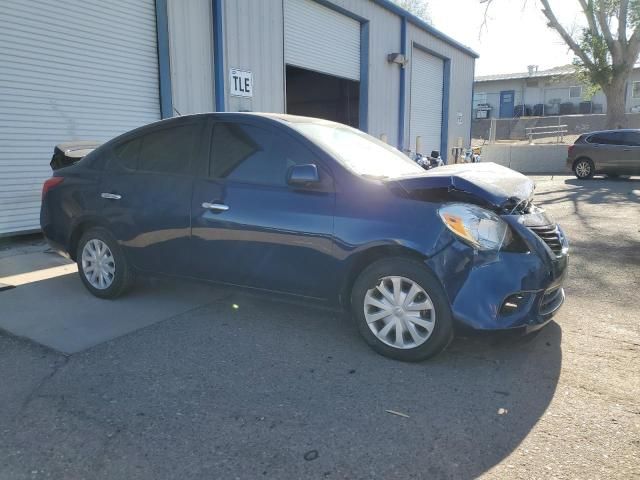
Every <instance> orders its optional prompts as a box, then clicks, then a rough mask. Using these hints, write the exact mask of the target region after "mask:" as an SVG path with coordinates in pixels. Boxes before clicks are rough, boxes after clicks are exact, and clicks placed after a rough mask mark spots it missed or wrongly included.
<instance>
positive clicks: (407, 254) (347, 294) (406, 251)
mask: <svg viewBox="0 0 640 480" xmlns="http://www.w3.org/2000/svg"><path fill="white" fill-rule="evenodd" d="M354 255H355V258H353V260H352V261H351V265H350V267H349V269H348V271H347V274H346V275H345V277H344V279H343V281H342V285H341V287H340V296H339V301H340V305H341V306H342V308H344V309H349V308H350V306H351V290H352V288H353V285H354V283H355V282H356V279H357V278H358V276H359V275H360V274H361V273H362V271H363V270H364V269H365V268H367V267H368V266H369V265H371V264H372V263H374V262H376V261H378V260H381V259H383V258H388V257H401V258H408V259H412V260H417V261H420V262H423V261H424V260H425V259H426V258H427V256H426V255H424V254H422V253H420V252H418V251H416V250H414V249H412V248H409V247H407V246H405V245H397V244H396V245H376V246H372V247H369V248H367V249H366V250H362V251H360V252H358V253H356V254H354Z"/></svg>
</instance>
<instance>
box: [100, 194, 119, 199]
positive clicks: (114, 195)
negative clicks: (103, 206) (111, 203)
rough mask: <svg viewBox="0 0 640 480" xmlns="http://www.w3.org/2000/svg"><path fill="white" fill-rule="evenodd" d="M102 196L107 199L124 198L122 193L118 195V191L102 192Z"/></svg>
mask: <svg viewBox="0 0 640 480" xmlns="http://www.w3.org/2000/svg"><path fill="white" fill-rule="evenodd" d="M100 196H101V197H102V198H106V199H107V200H120V199H121V198H122V195H118V194H117V193H101V194H100Z"/></svg>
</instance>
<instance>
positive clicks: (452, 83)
mask: <svg viewBox="0 0 640 480" xmlns="http://www.w3.org/2000/svg"><path fill="white" fill-rule="evenodd" d="M407 41H408V44H409V48H408V51H411V46H412V45H413V44H414V43H415V44H417V45H419V46H421V47H423V48H426V49H428V50H431V51H433V52H436V53H437V54H438V55H441V56H443V57H445V58H448V59H449V60H450V77H449V110H448V115H445V116H447V117H448V120H447V122H446V125H444V126H443V128H445V129H446V132H447V146H448V148H447V151H442V152H440V153H441V155H442V157H443V158H450V156H451V153H450V151H451V148H452V147H456V146H457V145H458V144H459V143H462V146H469V144H470V142H471V138H470V137H471V101H472V96H473V72H474V67H475V58H473V57H472V56H471V55H468V54H467V53H465V52H463V51H461V50H459V49H457V48H455V47H453V46H452V45H450V44H448V43H445V42H443V41H442V40H440V39H438V38H436V37H434V36H433V35H430V34H429V33H427V32H425V31H424V30H422V29H420V28H418V27H416V26H415V25H413V24H409V28H408V32H407ZM412 63H413V62H409V64H408V65H407V70H408V72H407V76H408V78H411V70H412V68H413V65H412ZM409 90H410V89H407V99H406V101H407V106H408V105H409ZM409 116H410V112H409V109H408V108H407V112H406V121H407V122H408V121H409ZM459 118H460V121H459ZM407 125H408V123H407ZM410 145H414V146H415V139H411V138H410V137H409V131H408V129H407V132H406V137H405V148H407V147H409V146H410ZM427 153H428V152H427Z"/></svg>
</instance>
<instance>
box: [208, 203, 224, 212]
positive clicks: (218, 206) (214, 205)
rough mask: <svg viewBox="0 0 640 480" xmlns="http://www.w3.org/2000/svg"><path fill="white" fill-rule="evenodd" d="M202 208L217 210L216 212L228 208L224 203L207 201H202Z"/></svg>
mask: <svg viewBox="0 0 640 480" xmlns="http://www.w3.org/2000/svg"><path fill="white" fill-rule="evenodd" d="M202 208H206V209H207V210H217V211H218V212H226V211H227V210H229V206H228V205H225V204H224V203H209V202H204V203H203V204H202Z"/></svg>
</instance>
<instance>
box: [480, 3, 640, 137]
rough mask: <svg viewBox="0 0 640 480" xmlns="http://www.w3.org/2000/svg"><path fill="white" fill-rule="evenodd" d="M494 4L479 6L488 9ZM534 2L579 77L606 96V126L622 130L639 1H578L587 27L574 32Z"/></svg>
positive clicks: (638, 46) (638, 50) (639, 43)
mask: <svg viewBox="0 0 640 480" xmlns="http://www.w3.org/2000/svg"><path fill="white" fill-rule="evenodd" d="M494 1H495V0H480V3H486V4H487V8H488V7H489V4H491V3H493V2H494ZM536 1H538V2H540V4H541V6H542V13H543V14H544V16H545V17H546V18H547V22H548V23H547V25H548V26H549V27H550V28H552V29H553V30H555V31H556V32H557V33H558V34H559V35H560V37H561V38H562V40H563V41H564V42H565V43H566V44H567V46H568V47H569V49H570V50H571V51H572V52H573V53H574V54H575V55H576V59H575V61H574V64H575V65H576V68H577V70H578V76H579V77H580V78H583V79H585V80H586V81H587V82H588V83H590V84H592V85H595V86H598V87H600V88H601V89H602V91H603V93H604V95H605V96H606V97H607V122H606V123H607V127H608V128H623V127H624V126H625V124H626V117H625V95H624V93H625V84H626V81H627V79H628V78H629V75H630V74H631V71H632V70H633V66H634V65H635V63H636V61H637V60H638V54H640V28H639V27H640V0H577V1H578V3H579V4H580V8H581V10H582V13H583V15H584V17H585V25H586V26H585V27H584V28H581V29H579V30H578V31H576V32H571V31H570V30H568V29H567V28H566V27H565V26H563V25H562V24H561V23H560V22H559V21H558V18H557V16H556V15H555V13H554V11H553V8H552V7H551V6H550V5H549V0H536ZM563 1H566V0H563Z"/></svg>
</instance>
